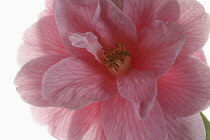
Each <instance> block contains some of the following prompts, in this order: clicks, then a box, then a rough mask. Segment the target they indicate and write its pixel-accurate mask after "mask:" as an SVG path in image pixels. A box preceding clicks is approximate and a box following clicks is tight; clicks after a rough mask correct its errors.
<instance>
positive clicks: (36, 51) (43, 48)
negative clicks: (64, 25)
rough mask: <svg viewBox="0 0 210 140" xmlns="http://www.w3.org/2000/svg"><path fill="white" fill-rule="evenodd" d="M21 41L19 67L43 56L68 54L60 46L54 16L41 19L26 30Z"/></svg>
mask: <svg viewBox="0 0 210 140" xmlns="http://www.w3.org/2000/svg"><path fill="white" fill-rule="evenodd" d="M23 41H24V44H22V45H21V46H20V48H19V51H18V52H19V53H18V62H19V63H20V64H21V65H23V64H24V63H26V62H27V61H29V60H31V59H33V58H37V57H40V56H43V55H49V54H67V53H68V52H67V51H66V50H65V48H64V47H63V45H62V42H61V39H60V34H59V32H58V29H57V26H56V23H55V18H54V15H49V16H46V17H43V18H41V19H40V20H39V21H38V22H37V23H35V24H34V25H32V26H31V27H30V28H29V29H28V30H26V32H25V33H24V36H23Z"/></svg>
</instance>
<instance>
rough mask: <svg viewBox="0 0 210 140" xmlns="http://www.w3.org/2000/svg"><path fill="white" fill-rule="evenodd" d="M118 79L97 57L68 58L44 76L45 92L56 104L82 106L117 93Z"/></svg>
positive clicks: (43, 88) (45, 97)
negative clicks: (116, 80) (116, 79)
mask: <svg viewBox="0 0 210 140" xmlns="http://www.w3.org/2000/svg"><path fill="white" fill-rule="evenodd" d="M117 92H118V91H117V87H116V82H115V79H114V78H113V77H112V75H111V74H110V73H109V71H108V70H107V69H106V67H105V66H104V65H102V64H100V63H98V61H97V60H96V59H94V58H91V59H90V58H83V59H79V58H72V57H71V58H66V59H64V60H62V61H60V62H59V63H58V64H56V65H54V66H53V67H51V68H50V69H49V70H48V71H47V72H46V73H45V76H44V79H43V83H42V96H43V97H44V99H49V100H50V101H51V104H53V105H54V106H64V107H66V108H68V109H78V108H81V107H83V106H86V105H88V104H90V103H93V102H96V101H101V100H106V99H109V98H111V97H113V96H114V95H115V94H116V93H117Z"/></svg>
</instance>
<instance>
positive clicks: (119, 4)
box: [112, 0, 125, 10]
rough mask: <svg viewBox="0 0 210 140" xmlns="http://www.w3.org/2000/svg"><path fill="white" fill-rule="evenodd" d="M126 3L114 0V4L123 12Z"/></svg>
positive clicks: (122, 0) (121, 0)
mask: <svg viewBox="0 0 210 140" xmlns="http://www.w3.org/2000/svg"><path fill="white" fill-rule="evenodd" d="M124 1H125V0H112V2H113V3H114V4H115V5H116V6H117V7H118V8H119V9H120V10H122V9H123V7H124Z"/></svg>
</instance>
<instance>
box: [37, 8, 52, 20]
mask: <svg viewBox="0 0 210 140" xmlns="http://www.w3.org/2000/svg"><path fill="white" fill-rule="evenodd" d="M51 15H53V16H54V12H53V11H51V10H49V9H45V10H43V11H42V12H41V13H39V16H38V18H39V19H41V18H44V17H46V16H51Z"/></svg>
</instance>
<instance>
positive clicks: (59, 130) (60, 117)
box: [31, 107, 75, 140]
mask: <svg viewBox="0 0 210 140" xmlns="http://www.w3.org/2000/svg"><path fill="white" fill-rule="evenodd" d="M31 111H32V115H33V118H34V120H35V121H37V122H38V123H39V124H41V125H47V126H48V131H49V133H50V135H52V136H53V137H55V138H57V139H59V140H67V137H68V130H69V127H70V124H71V121H72V115H73V114H74V112H75V111H72V110H67V109H65V108H58V107H32V108H31Z"/></svg>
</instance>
